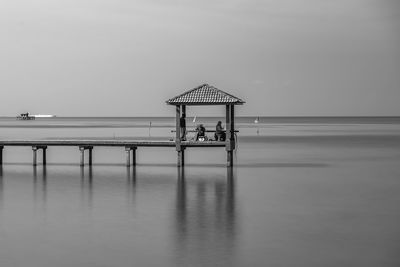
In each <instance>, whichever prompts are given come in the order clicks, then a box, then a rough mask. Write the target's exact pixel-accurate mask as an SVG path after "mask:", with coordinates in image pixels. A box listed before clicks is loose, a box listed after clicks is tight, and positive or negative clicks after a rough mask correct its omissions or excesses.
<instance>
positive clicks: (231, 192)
mask: <svg viewBox="0 0 400 267" xmlns="http://www.w3.org/2000/svg"><path fill="white" fill-rule="evenodd" d="M188 178H190V177H187V176H185V173H184V169H180V170H179V171H178V181H177V195H176V216H175V220H176V221H175V222H174V224H175V227H176V233H175V237H176V253H177V255H176V256H177V259H176V260H177V263H178V265H182V266H189V265H191V264H193V263H196V265H198V266H220V265H221V266H230V265H233V261H234V259H232V255H234V252H233V249H234V245H235V242H236V241H235V237H236V230H237V229H236V228H237V222H236V209H235V183H234V177H233V169H232V168H228V169H227V177H226V180H225V179H218V177H216V179H213V180H212V181H211V182H210V180H205V179H196V180H191V179H188ZM213 255H225V256H226V257H224V258H221V257H218V259H216V258H215V257H214V256H213ZM216 260H217V261H218V262H216Z"/></svg>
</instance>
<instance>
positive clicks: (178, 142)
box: [175, 105, 185, 167]
mask: <svg viewBox="0 0 400 267" xmlns="http://www.w3.org/2000/svg"><path fill="white" fill-rule="evenodd" d="M183 109H185V108H182V110H183ZM175 145H176V151H177V152H178V161H177V165H178V167H181V166H183V165H184V164H185V159H184V158H185V152H184V151H183V149H182V146H181V106H180V105H177V106H176V136H175Z"/></svg>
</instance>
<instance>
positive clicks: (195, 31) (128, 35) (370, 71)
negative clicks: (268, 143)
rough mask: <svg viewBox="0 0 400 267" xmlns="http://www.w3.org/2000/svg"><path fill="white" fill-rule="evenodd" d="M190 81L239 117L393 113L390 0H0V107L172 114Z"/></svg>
mask: <svg viewBox="0 0 400 267" xmlns="http://www.w3.org/2000/svg"><path fill="white" fill-rule="evenodd" d="M202 83H209V84H211V85H214V86H216V87H218V88H220V89H222V90H224V91H227V92H229V93H232V94H233V95H235V96H238V97H240V98H242V99H244V100H245V101H246V102H247V103H246V104H245V105H244V106H242V107H239V108H238V113H239V115H251V116H253V115H267V116H304V115H305V116H307V115H311V116H313V115H315V116H322V115H331V116H335V115H344V116H345V115H355V116H357V115H397V116H400V104H399V101H400V1H398V0H335V1H324V0H243V1H242V0H213V1H209V0H203V1H198V0H193V1H192V0H172V1H162V0H35V1H32V0H2V1H1V3H0V92H1V104H0V115H3V116H4V115H8V116H14V115H16V114H17V113H20V112H25V111H29V112H31V113H41V114H57V115H59V116H80V115H82V116H96V115H98V116H159V115H162V116H173V115H174V109H173V108H172V107H170V106H167V105H166V104H165V101H166V100H167V99H169V98H171V97H173V96H175V95H177V94H180V93H182V92H183V91H184V90H187V89H191V88H193V87H196V86H197V85H200V84H202ZM196 112H197V111H196ZM206 112H207V111H206ZM221 114H223V113H221ZM221 114H217V115H221Z"/></svg>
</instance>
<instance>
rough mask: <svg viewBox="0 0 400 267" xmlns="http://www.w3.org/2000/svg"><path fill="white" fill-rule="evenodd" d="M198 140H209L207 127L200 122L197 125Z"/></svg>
mask: <svg viewBox="0 0 400 267" xmlns="http://www.w3.org/2000/svg"><path fill="white" fill-rule="evenodd" d="M196 131H197V133H196V141H205V140H207V136H206V128H204V126H203V124H200V125H198V126H197V127H196Z"/></svg>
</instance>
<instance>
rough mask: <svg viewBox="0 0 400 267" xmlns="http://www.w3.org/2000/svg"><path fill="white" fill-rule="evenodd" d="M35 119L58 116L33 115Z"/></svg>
mask: <svg viewBox="0 0 400 267" xmlns="http://www.w3.org/2000/svg"><path fill="white" fill-rule="evenodd" d="M32 116H33V117H35V118H54V117H55V116H56V115H48V114H36V115H32Z"/></svg>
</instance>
